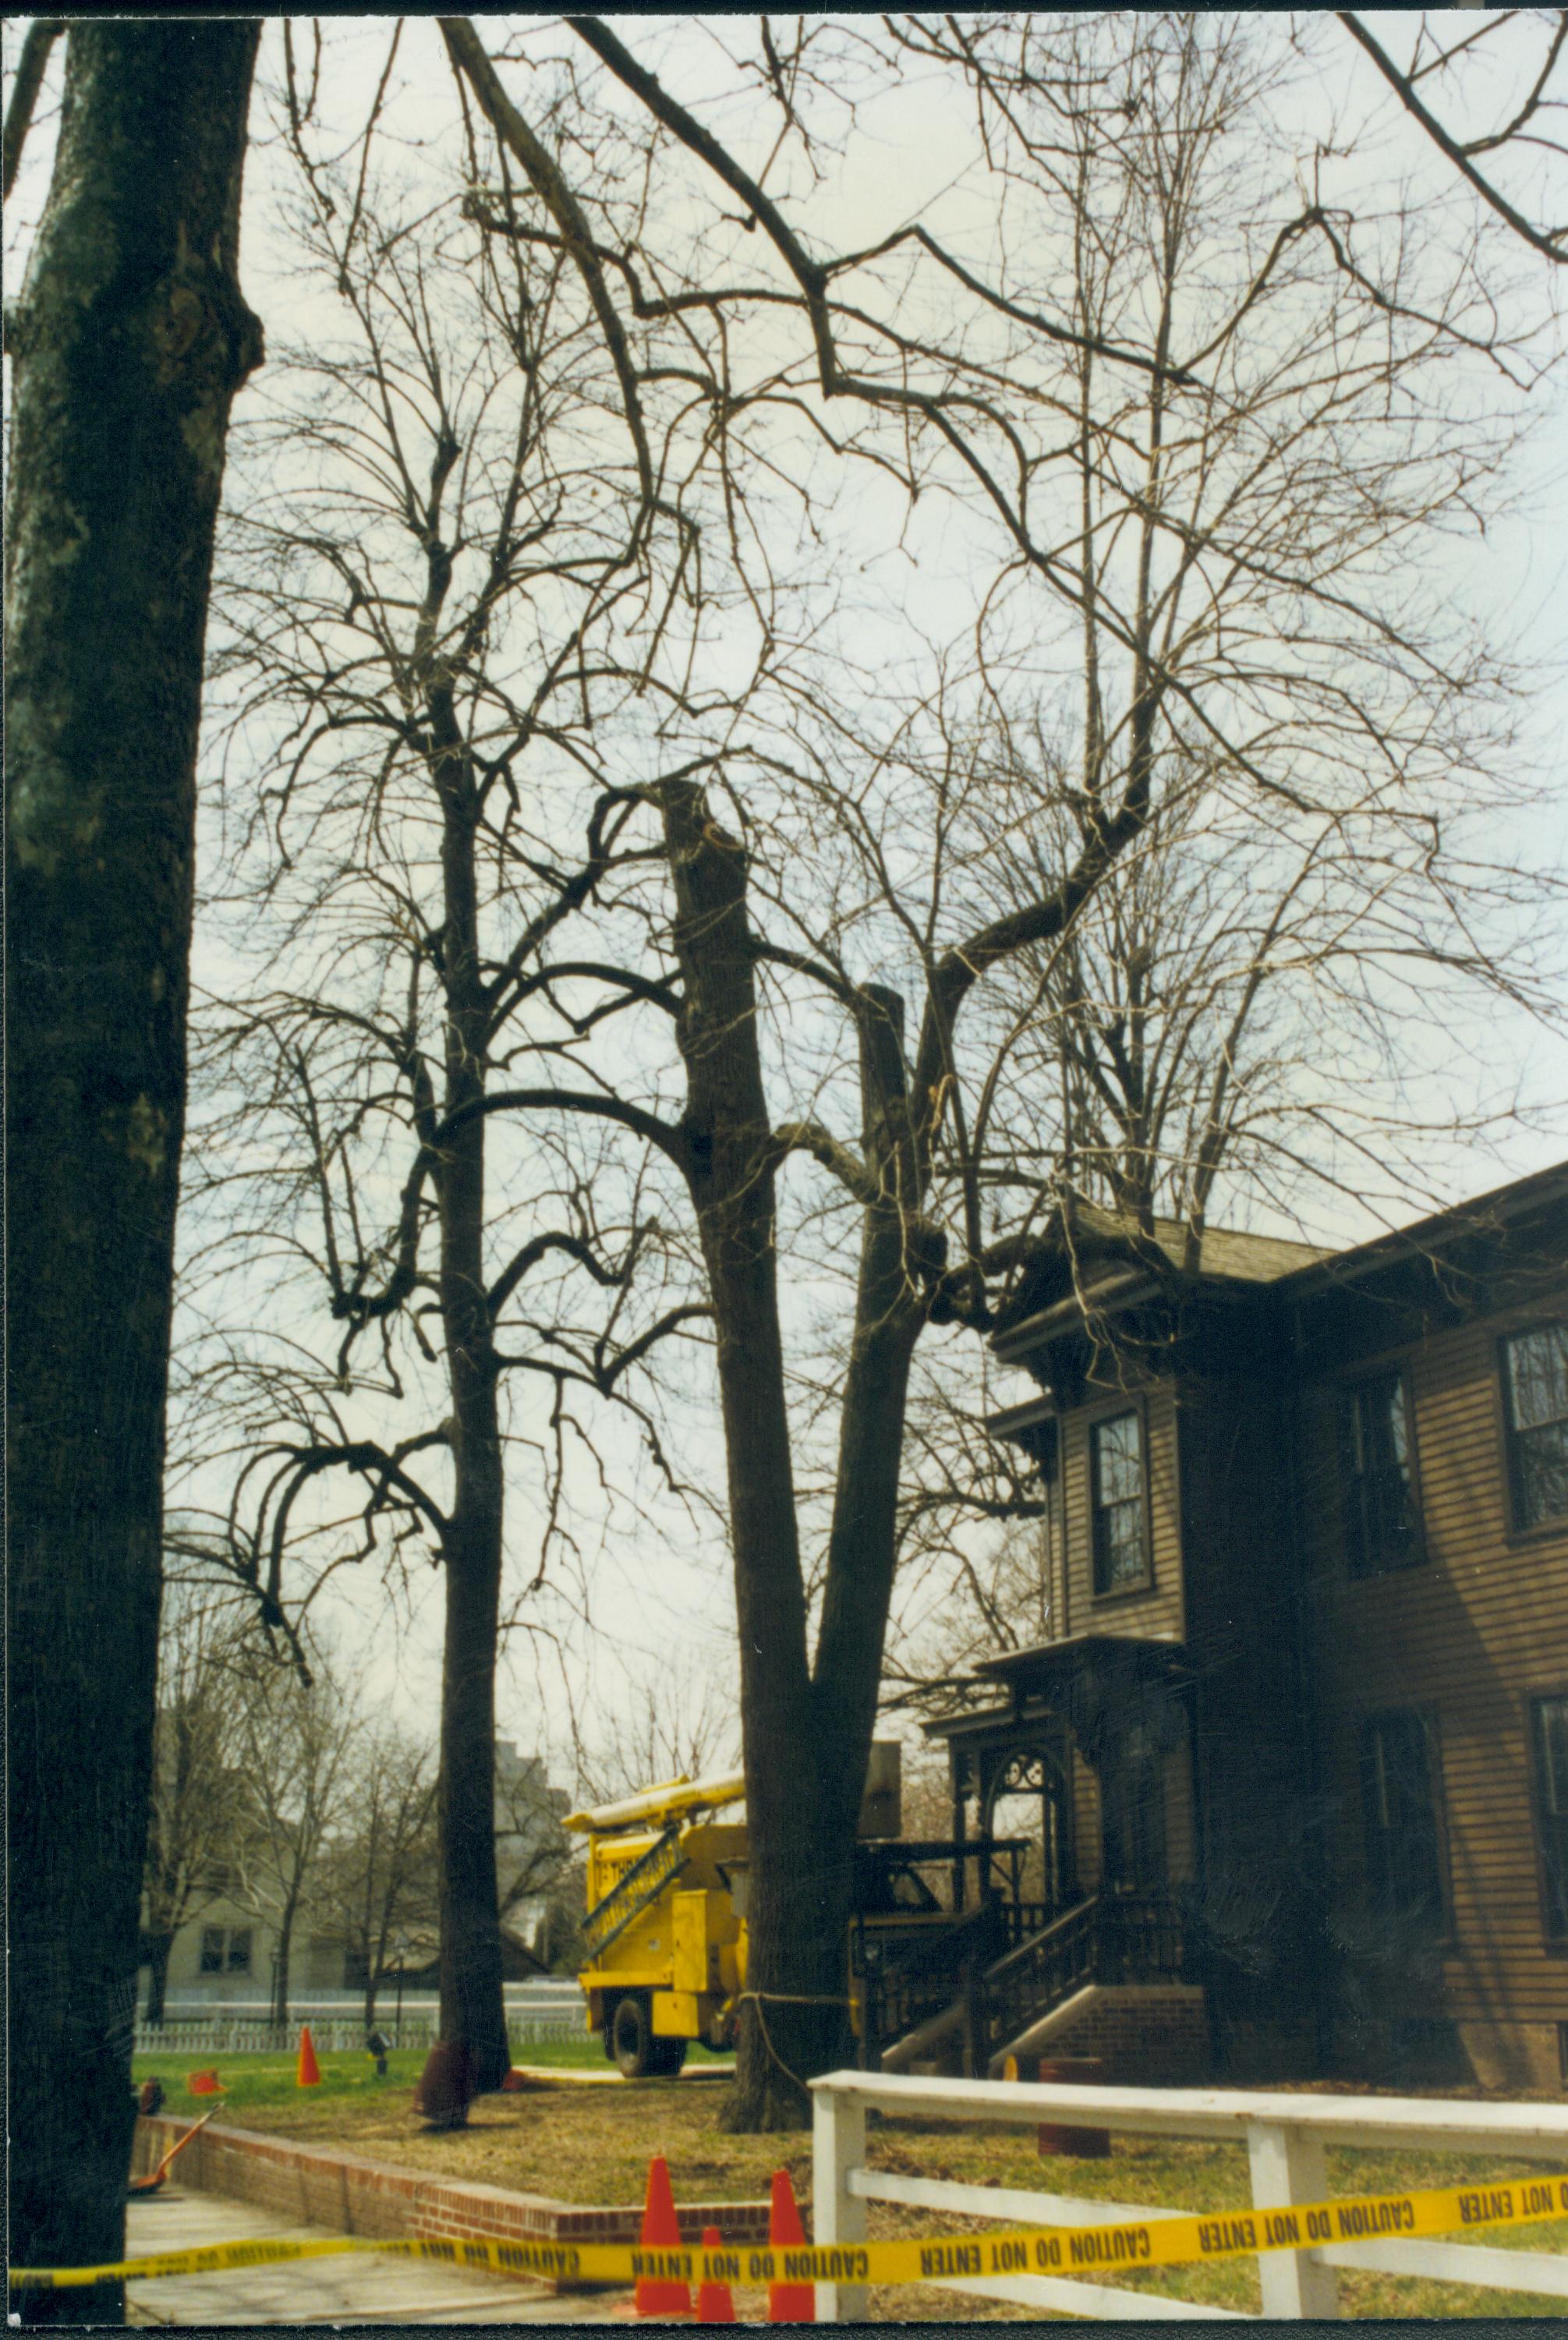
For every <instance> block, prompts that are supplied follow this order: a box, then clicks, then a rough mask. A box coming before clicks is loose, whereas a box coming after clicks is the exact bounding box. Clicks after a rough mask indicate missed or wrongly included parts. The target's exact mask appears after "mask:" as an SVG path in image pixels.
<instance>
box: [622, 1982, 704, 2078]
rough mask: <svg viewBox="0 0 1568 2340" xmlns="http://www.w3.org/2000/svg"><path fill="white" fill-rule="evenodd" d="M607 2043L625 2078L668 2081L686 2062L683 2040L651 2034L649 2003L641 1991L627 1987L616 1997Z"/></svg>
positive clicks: (651, 2021)
mask: <svg viewBox="0 0 1568 2340" xmlns="http://www.w3.org/2000/svg"><path fill="white" fill-rule="evenodd" d="M607 2044H608V2046H609V2049H610V2055H611V2056H612V2057H614V2059H615V2062H616V2064H617V2066H618V2067H619V2068H620V2072H621V2073H622V2075H623V2076H624V2077H625V2078H627V2079H629V2080H661V2079H663V2080H672V2079H673V2078H674V2077H675V2075H676V2074H677V2072H679V2071H680V2067H681V2066H682V2065H683V2064H684V2063H685V2061H686V2042H685V2040H684V2039H660V2038H658V2037H657V2036H656V2035H655V2032H654V2029H653V2007H652V2002H651V2001H650V1999H649V1998H648V1996H647V1994H646V1993H645V1992H643V1991H635V1990H629V1991H628V1992H626V1994H625V1995H624V1997H622V1998H618V1999H617V2000H616V2002H615V2008H614V2012H613V2013H612V2014H611V2016H610V2025H609V2031H608V2041H607Z"/></svg>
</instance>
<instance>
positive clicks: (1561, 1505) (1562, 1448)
mask: <svg viewBox="0 0 1568 2340" xmlns="http://www.w3.org/2000/svg"><path fill="white" fill-rule="evenodd" d="M1514 1463H1515V1467H1516V1470H1517V1472H1518V1482H1519V1524H1520V1526H1521V1527H1522V1528H1534V1527H1539V1526H1541V1525H1542V1523H1543V1522H1544V1521H1546V1520H1558V1519H1562V1518H1563V1516H1564V1515H1565V1514H1568V1423H1565V1422H1553V1423H1548V1424H1547V1425H1546V1427H1545V1428H1544V1429H1542V1430H1527V1431H1523V1432H1521V1433H1518V1435H1517V1436H1516V1437H1515V1439H1514Z"/></svg>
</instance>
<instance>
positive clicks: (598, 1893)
mask: <svg viewBox="0 0 1568 2340" xmlns="http://www.w3.org/2000/svg"><path fill="white" fill-rule="evenodd" d="M899 1752H900V1750H899V1749H898V1745H897V1743H896V1742H895V1741H892V1740H886V1741H884V1740H878V1741H876V1742H875V1743H874V1744H873V1746H872V1749H871V1767H870V1772H869V1776H868V1780H867V1787H866V1795H865V1800H864V1803H863V1805H862V1808H861V1813H860V1826H859V1838H860V1841H859V1842H858V1846H857V1849H856V1876H855V1887H854V1893H853V1912H852V1915H851V1918H850V1921H849V1938H848V1939H847V1941H846V1943H845V1985H846V1996H847V1998H848V2001H849V2021H850V2028H851V2029H852V2030H853V2032H854V2034H855V2036H856V2038H858V2041H859V2042H860V2048H861V2053H862V2056H863V2057H867V2058H868V2060H872V2061H875V2060H876V2059H877V2058H878V2057H879V2054H880V2051H881V2048H882V2046H883V2045H884V2044H885V2043H886V2042H888V2040H890V2039H892V2038H897V2037H898V2036H900V2035H901V2034H902V2033H905V2032H907V2031H908V2029H909V2028H911V2026H912V2025H914V2024H915V2023H917V2022H918V2021H919V2020H920V2019H921V2018H924V2017H927V2016H928V2015H929V2014H930V2013H931V2012H932V2011H933V2010H934V2009H938V2008H942V2007H946V2006H947V2005H948V2002H949V2001H950V2000H951V1998H952V1996H953V1991H954V1988H955V1983H954V1979H953V1977H954V1975H955V1974H956V1972H957V1970H958V1969H957V1966H956V1965H955V1960H958V1961H960V1962H961V1959H962V1958H963V1957H965V1956H968V1955H969V1954H971V1953H973V1954H975V1955H982V1954H983V1955H989V1956H994V1955H995V1954H996V1951H997V1948H1003V1947H1006V1943H1005V1940H1004V1938H1003V1935H1002V1934H1001V1933H1000V1932H999V1931H997V1924H996V1923H994V1922H993V1920H996V1919H997V1918H998V1916H999V1909H1000V1904H999V1901H998V1899H997V1886H998V1879H997V1877H996V1875H995V1873H994V1872H995V1870H996V1866H997V1859H998V1857H999V1858H1001V1859H1004V1860H1007V1861H1010V1863H1011V1868H1012V1877H1011V1899H1012V1900H1013V1901H1014V1902H1015V1903H1016V1902H1017V1896H1018V1872H1017V1860H1018V1856H1019V1854H1020V1853H1021V1851H1022V1849H1023V1847H1022V1843H1021V1840H1019V1839H974V1838H971V1839H969V1841H968V1843H963V1842H955V1841H952V1840H949V1839H939V1840H938V1841H935V1842H929V1843H928V1842H920V1843H908V1842H903V1841H898V1842H894V1841H890V1840H889V1839H896V1838H897V1837H898V1826H899V1807H900V1802H901V1794H900V1789H901V1780H900V1765H899V1760H898V1759H899ZM745 1793H746V1782H745V1780H744V1779H743V1777H742V1776H741V1774H740V1773H739V1772H738V1771H737V1772H727V1773H724V1774H722V1775H716V1776H714V1777H712V1778H710V1779H706V1780H689V1779H686V1778H681V1779H679V1780H665V1781H663V1783H662V1784H661V1785H660V1786H659V1787H655V1788H645V1789H643V1790H642V1791H641V1792H640V1794H638V1795H635V1796H626V1797H623V1798H622V1799H621V1800H620V1801H619V1802H617V1803H611V1804H600V1805H599V1806H598V1807H597V1808H596V1809H595V1810H592V1811H581V1812H572V1813H571V1814H569V1815H568V1817H567V1819H566V1820H565V1821H564V1823H563V1825H564V1826H565V1827H567V1828H569V1829H577V1830H579V1831H580V1832H581V1833H583V1834H586V1836H587V1838H588V1916H587V1919H585V1921H584V1925H583V1935H584V1939H585V1941H586V1943H587V1948H588V1963H587V1964H586V1966H584V1967H583V1968H582V1970H581V1973H580V1974H579V1976H578V1980H579V1982H580V1983H581V1986H582V1988H583V1990H584V1992H585V1993H586V1995H587V1998H588V2028H589V2029H590V2031H598V2032H600V2034H601V2035H602V2037H603V2040H604V2052H605V2054H606V2055H607V2056H609V2057H612V2058H613V2059H614V2061H615V2062H616V2063H617V2064H618V2065H619V2066H620V2069H621V2071H622V2072H624V2073H625V2074H626V2076H627V2077H628V2078H629V2079H638V2078H640V2077H643V2076H644V2075H648V2076H650V2077H651V2076H656V2075H660V2074H666V2075H672V2074H674V2073H676V2072H679V2071H680V2067H681V2066H682V2064H683V2063H684V2062H685V2060H686V2048H687V2044H688V2042H689V2041H690V2040H693V2039H700V2040H703V2041H705V2042H706V2043H707V2045H708V2046H709V2047H710V2048H724V2047H728V2046H729V2044H730V2043H731V2042H732V2041H733V2039H734V2036H735V2015H736V2002H737V1999H738V1998H739V1994H740V1993H741V1992H742V1991H743V1990H744V1989H745V1988H746V1879H747V1868H748V1862H749V1853H750V1845H749V1839H748V1836H747V1832H746V1823H745V1821H744V1820H743V1819H739V1818H732V1819H719V1818H717V1817H715V1815H717V1814H720V1813H724V1812H727V1811H729V1810H732V1809H733V1807H734V1806H736V1805H737V1804H739V1802H740V1800H741V1799H742V1798H743V1797H744V1795H745ZM968 1864H976V1865H978V1868H979V1870H980V1878H979V1880H978V1883H979V1896H980V1903H981V1906H980V1907H979V1908H976V1907H974V1906H973V1904H970V1906H969V1907H968V1908H966V1902H967V1899H968V1897H967V1895H966V1889H965V1884H964V1872H965V1869H966V1865H968ZM993 1933H995V1934H996V1937H997V1938H996V1940H995V1941H993V1940H992V1935H993Z"/></svg>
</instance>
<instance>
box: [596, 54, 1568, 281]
mask: <svg viewBox="0 0 1568 2340" xmlns="http://www.w3.org/2000/svg"><path fill="white" fill-rule="evenodd" d="M1335 15H1336V16H1337V17H1338V18H1339V21H1340V23H1341V24H1342V25H1344V26H1345V30H1346V32H1347V33H1349V35H1351V37H1352V39H1353V40H1356V41H1359V42H1360V44H1361V45H1362V47H1363V48H1364V49H1365V51H1366V54H1367V55H1368V56H1369V57H1370V58H1371V59H1372V62H1373V64H1374V65H1375V66H1376V67H1377V70H1378V72H1379V73H1380V74H1382V75H1383V78H1384V81H1385V82H1386V83H1387V84H1388V85H1389V87H1390V89H1392V90H1393V91H1394V94H1395V95H1396V96H1397V97H1398V98H1399V100H1400V103H1401V104H1403V105H1404V107H1405V109H1406V111H1407V112H1408V113H1410V114H1414V117H1415V119H1416V121H1417V122H1419V123H1420V124H1421V127H1422V128H1423V130H1424V131H1425V133H1426V134H1427V136H1428V137H1429V138H1430V139H1431V141H1432V143H1433V144H1434V146H1435V147H1437V148H1438V150H1439V151H1440V152H1441V153H1442V154H1446V155H1447V157H1448V160H1449V161H1450V162H1451V163H1452V164H1453V165H1454V169H1455V170H1456V171H1458V172H1460V173H1461V174H1463V176H1464V177H1465V178H1466V179H1468V180H1469V182H1470V183H1471V185H1472V186H1473V187H1474V190H1475V192H1476V193H1477V194H1478V195H1479V196H1480V197H1481V199H1482V201H1483V203H1489V204H1490V205H1491V207H1492V209H1493V210H1494V212H1495V213H1497V216H1498V218H1499V219H1502V220H1506V221H1507V223H1508V225H1509V226H1510V227H1511V228H1512V229H1513V233H1515V235H1520V236H1523V239H1524V241H1525V243H1527V244H1529V245H1531V246H1532V248H1533V250H1534V251H1536V252H1540V253H1544V254H1545V256H1546V258H1547V259H1548V260H1554V261H1555V262H1556V263H1557V264H1558V265H1559V267H1561V266H1563V264H1564V263H1568V250H1564V249H1563V236H1564V234H1565V233H1568V230H1564V229H1563V228H1551V229H1547V230H1544V231H1543V230H1542V229H1540V228H1537V227H1533V226H1532V225H1531V223H1530V222H1529V221H1528V220H1527V219H1526V218H1525V217H1524V215H1523V213H1522V212H1517V211H1515V210H1514V208H1513V204H1512V203H1510V202H1509V201H1508V199H1507V197H1506V196H1504V195H1503V194H1500V193H1498V191H1497V189H1496V188H1495V187H1494V185H1493V184H1492V182H1491V181H1490V179H1488V178H1487V177H1485V175H1484V174H1483V173H1482V172H1480V171H1478V170H1477V169H1476V167H1475V165H1474V163H1473V162H1472V161H1471V159H1470V157H1469V155H1468V154H1466V153H1465V151H1464V147H1463V146H1462V145H1461V144H1459V142H1458V140H1457V139H1455V138H1451V137H1450V136H1449V134H1448V133H1447V131H1446V130H1444V127H1443V124H1442V123H1441V122H1439V121H1438V119H1437V117H1436V115H1435V114H1430V113H1429V112H1428V111H1427V109H1426V107H1425V106H1424V104H1422V102H1421V100H1420V98H1419V97H1417V95H1416V94H1415V90H1414V85H1413V84H1412V83H1411V81H1410V79H1409V77H1408V75H1406V74H1402V73H1401V72H1400V70H1399V67H1398V66H1397V65H1396V64H1394V60H1393V58H1392V57H1391V56H1389V55H1388V53H1387V52H1386V50H1384V48H1382V47H1381V46H1380V45H1379V44H1378V42H1377V41H1376V40H1374V37H1373V35H1371V34H1370V33H1369V32H1368V31H1367V29H1366V27H1365V25H1364V24H1363V23H1362V21H1361V19H1360V17H1359V16H1356V15H1352V14H1351V12H1350V10H1349V9H1347V8H1336V9H1335ZM569 21H575V20H574V19H572V20H569Z"/></svg>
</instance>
